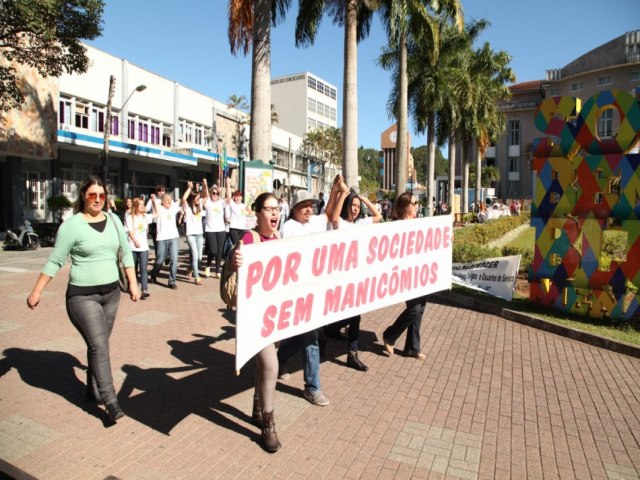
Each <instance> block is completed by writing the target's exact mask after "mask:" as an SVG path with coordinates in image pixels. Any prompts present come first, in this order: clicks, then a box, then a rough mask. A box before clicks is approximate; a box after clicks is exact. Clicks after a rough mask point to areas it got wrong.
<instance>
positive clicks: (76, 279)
mask: <svg viewBox="0 0 640 480" xmlns="http://www.w3.org/2000/svg"><path fill="white" fill-rule="evenodd" d="M106 198H107V188H106V185H105V184H104V183H103V182H102V180H101V179H99V178H98V177H94V176H91V177H89V178H88V179H87V180H86V181H85V182H84V184H83V185H82V187H81V188H80V193H79V195H78V201H77V203H76V207H75V212H76V213H75V215H73V216H72V217H71V218H69V219H67V220H66V221H65V222H64V223H63V224H62V225H60V228H59V229H58V234H57V236H56V244H55V246H54V248H53V251H52V252H51V255H50V256H49V260H48V261H47V263H46V265H45V266H44V268H43V269H42V273H40V276H39V277H38V280H37V281H36V284H35V285H34V287H33V290H32V291H31V294H30V295H29V297H28V298H27V305H28V307H29V308H31V309H34V308H36V307H37V306H38V304H39V303H40V296H41V295H42V291H43V290H44V289H45V287H46V286H47V285H48V284H49V282H50V281H51V279H52V278H53V277H54V276H55V275H56V273H57V272H58V270H59V269H60V268H61V267H62V266H63V265H64V264H65V262H66V260H67V256H69V255H70V256H71V271H70V273H69V284H68V287H67V294H66V305H67V313H68V315H69V319H70V320H71V323H72V324H73V326H74V327H76V328H77V329H78V331H79V332H80V335H82V338H83V339H84V341H85V343H86V344H87V359H88V364H89V366H88V368H87V396H88V397H89V398H90V399H92V400H94V401H95V402H96V403H98V404H104V405H106V408H107V414H108V416H109V419H110V420H111V422H113V423H115V422H116V421H117V420H118V419H119V418H121V417H123V416H124V412H123V411H122V409H121V408H120V406H119V405H118V400H117V398H116V392H115V389H114V387H113V378H112V376H111V360H110V358H109V336H110V335H111V331H112V329H113V324H114V322H115V319H116V314H117V313H118V305H119V303H120V289H119V288H118V266H117V260H116V259H117V252H118V247H120V246H121V247H122V250H123V253H124V255H123V264H124V266H125V271H126V275H127V278H128V279H129V296H130V298H131V300H132V301H134V302H135V301H137V300H138V298H140V289H139V288H138V283H137V279H136V274H135V270H134V269H133V256H132V254H131V249H130V248H129V242H128V241H127V236H126V234H125V231H124V228H123V226H122V223H120V221H119V220H116V218H115V217H114V216H113V215H112V214H110V213H107V212H104V211H103V208H104V204H105V200H106ZM114 220H115V221H114Z"/></svg>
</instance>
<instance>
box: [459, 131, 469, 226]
mask: <svg viewBox="0 0 640 480" xmlns="http://www.w3.org/2000/svg"><path fill="white" fill-rule="evenodd" d="M469 145H470V143H469V142H468V141H464V142H462V206H461V209H462V213H469V158H468V157H469V150H470V148H469Z"/></svg>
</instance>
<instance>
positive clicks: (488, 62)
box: [470, 43, 516, 199]
mask: <svg viewBox="0 0 640 480" xmlns="http://www.w3.org/2000/svg"><path fill="white" fill-rule="evenodd" d="M510 61H511V57H510V56H509V55H508V54H507V53H506V52H504V51H499V52H497V53H496V52H494V51H493V50H492V49H491V47H490V46H489V44H488V43H485V44H484V45H483V46H482V48H480V49H478V50H476V51H475V52H474V55H473V56H472V60H471V65H470V74H471V77H472V79H473V82H472V84H473V89H472V95H473V105H474V108H473V111H472V115H471V134H472V138H473V140H474V141H475V144H476V147H477V148H476V172H482V157H483V156H484V153H485V151H486V149H487V147H489V145H491V143H493V142H495V141H496V140H497V137H498V136H499V135H500V134H501V133H502V132H503V131H504V128H505V123H506V120H505V116H504V114H503V113H502V112H500V111H499V110H498V101H499V100H504V99H508V98H509V97H510V96H511V92H510V91H509V88H508V87H507V83H508V82H514V81H515V79H516V77H515V75H514V73H513V71H512V70H511V68H510V67H509V66H508V65H509V62H510ZM481 176H482V175H476V182H475V189H476V199H478V198H479V197H478V196H479V192H480V188H481Z"/></svg>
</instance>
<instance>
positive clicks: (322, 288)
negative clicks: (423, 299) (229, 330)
mask: <svg viewBox="0 0 640 480" xmlns="http://www.w3.org/2000/svg"><path fill="white" fill-rule="evenodd" d="M451 242H452V218H451V216H448V215H442V216H438V217H429V218H419V219H413V220H403V221H396V222H388V223H381V224H376V225H368V226H362V227H358V228H352V229H346V230H334V231H329V232H323V233H320V234H314V235H308V236H303V237H294V238H288V239H282V240H275V241H269V242H263V243H260V244H251V245H243V246H242V256H243V264H242V267H240V268H239V270H238V279H239V280H238V307H237V311H236V369H238V370H239V369H240V368H241V367H242V366H243V365H244V364H245V363H246V362H247V361H248V360H249V359H250V358H251V357H253V356H254V355H255V354H256V353H257V352H259V351H260V350H262V349H263V348H264V347H265V346H267V345H269V344H271V343H274V342H276V341H278V340H282V339H284V338H288V337H292V336H294V335H299V334H301V333H304V332H308V331H310V330H313V329H316V328H319V327H322V326H323V325H327V324H329V323H332V322H335V321H338V320H342V319H345V318H350V317H353V316H355V315H359V314H362V313H366V312H369V311H372V310H376V309H379V308H382V307H386V306H389V305H392V304H395V303H399V302H402V301H405V300H408V299H411V298H415V297H418V296H421V295H425V294H429V293H433V292H436V291H439V290H445V289H450V288H451V250H452V247H451Z"/></svg>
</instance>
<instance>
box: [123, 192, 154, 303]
mask: <svg viewBox="0 0 640 480" xmlns="http://www.w3.org/2000/svg"><path fill="white" fill-rule="evenodd" d="M151 223H153V215H151V214H148V213H146V211H145V205H144V201H143V200H142V199H140V198H134V199H133V204H132V206H131V215H129V216H127V219H126V220H125V224H124V229H125V231H126V232H127V236H128V237H129V247H130V248H131V253H132V254H133V263H134V270H135V271H136V272H139V274H140V288H141V289H142V295H141V297H140V299H141V300H144V299H145V298H147V297H149V290H148V278H149V277H148V272H147V268H148V264H149V241H148V239H147V236H148V232H149V225H150V224H151Z"/></svg>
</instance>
